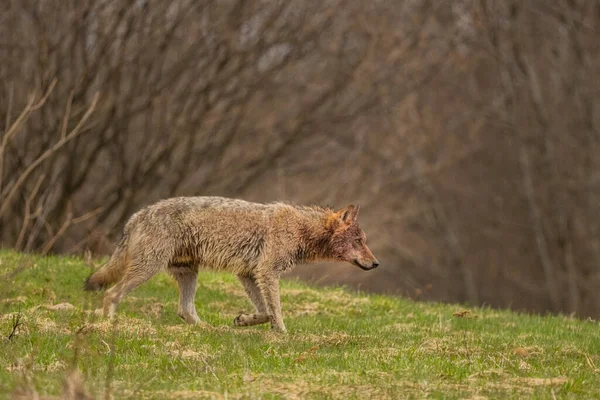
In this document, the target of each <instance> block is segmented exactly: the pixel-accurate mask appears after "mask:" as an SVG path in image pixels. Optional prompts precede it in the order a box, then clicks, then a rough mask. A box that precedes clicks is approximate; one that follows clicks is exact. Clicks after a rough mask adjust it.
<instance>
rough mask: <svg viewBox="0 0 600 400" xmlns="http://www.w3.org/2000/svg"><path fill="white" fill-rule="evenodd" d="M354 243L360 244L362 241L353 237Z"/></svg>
mask: <svg viewBox="0 0 600 400" xmlns="http://www.w3.org/2000/svg"><path fill="white" fill-rule="evenodd" d="M354 243H356V244H361V243H362V239H354Z"/></svg>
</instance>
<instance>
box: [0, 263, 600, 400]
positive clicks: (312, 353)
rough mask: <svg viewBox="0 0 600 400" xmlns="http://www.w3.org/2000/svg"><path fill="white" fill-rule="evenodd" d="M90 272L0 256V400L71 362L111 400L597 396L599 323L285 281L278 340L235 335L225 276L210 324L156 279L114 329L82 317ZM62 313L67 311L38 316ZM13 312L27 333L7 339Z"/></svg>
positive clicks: (57, 385)
mask: <svg viewBox="0 0 600 400" xmlns="http://www.w3.org/2000/svg"><path fill="white" fill-rule="evenodd" d="M20 266H22V267H25V268H24V269H23V270H22V271H21V272H20V273H18V274H17V275H15V276H11V274H10V273H11V271H13V270H15V268H18V267H20ZM348 267H349V268H352V267H351V266H348ZM88 274H89V268H88V267H87V266H86V265H85V263H84V262H83V261H82V260H80V259H77V258H69V257H62V258H59V257H45V258H41V257H32V256H25V255H22V254H18V253H14V252H10V251H0V276H1V277H2V280H1V281H0V302H1V303H0V313H1V314H0V335H1V338H0V346H1V350H0V398H7V397H5V396H8V395H9V393H12V392H13V391H14V390H15V388H16V387H17V386H18V385H22V384H23V382H25V380H26V378H25V377H30V383H29V386H34V387H35V388H36V390H37V391H38V392H39V393H42V394H53V395H56V394H59V393H61V390H62V389H61V388H62V381H63V379H64V377H65V376H66V374H67V373H68V371H69V370H70V369H71V368H72V366H73V364H76V366H77V367H78V369H79V370H80V371H81V372H82V374H83V377H84V380H85V382H86V383H85V385H86V389H87V390H88V391H89V392H90V393H93V394H94V395H95V396H97V398H103V397H104V391H105V386H106V382H107V377H110V376H111V374H112V379H109V380H110V381H111V386H112V389H111V390H112V391H113V393H114V396H115V398H118V399H120V398H125V399H127V398H131V399H150V398H152V399H164V398H180V397H181V398H268V399H270V398H316V399H325V398H344V399H358V398H390V399H397V398H419V399H420V398H434V399H442V398H443V399H454V398H469V399H485V398H497V399H507V398H515V399H517V398H518V399H521V398H535V399H554V398H586V399H587V398H600V395H599V394H598V393H600V378H599V375H600V371H599V369H598V368H599V367H600V335H599V334H600V324H599V323H598V322H596V321H582V320H577V319H572V318H567V317H563V316H535V315H523V314H518V313H514V312H509V311H498V310H492V309H489V308H469V307H464V306H459V305H444V304H432V303H419V302H414V301H410V300H406V299H402V298H395V297H386V296H379V295H367V294H360V293H355V292H351V291H348V290H344V289H342V288H333V289H317V288H313V287H309V286H307V285H305V284H302V283H299V282H293V281H284V282H283V284H282V302H283V309H284V319H285V321H286V325H287V328H288V330H289V333H288V334H287V335H280V334H275V333H272V332H270V331H269V330H268V329H267V328H268V327H267V326H258V327H251V328H233V327H232V320H233V318H234V317H235V316H236V315H237V314H238V313H239V312H240V311H251V308H252V307H251V304H250V302H249V301H248V300H247V299H246V297H245V295H244V293H243V290H242V288H241V285H240V284H239V283H238V282H237V280H236V279H235V277H233V276H232V275H228V274H220V273H211V272H204V273H201V274H200V277H199V287H198V294H197V296H196V306H197V309H198V314H199V316H200V318H202V319H203V320H204V321H206V322H207V323H208V325H207V326H196V327H193V326H188V325H185V324H184V323H183V322H182V321H181V320H180V319H179V318H178V317H177V315H176V311H177V299H178V292H177V287H176V284H175V283H174V281H172V280H171V279H170V278H169V277H168V276H166V275H161V276H157V277H156V278H154V279H153V280H151V281H150V282H149V283H147V284H146V285H143V286H142V287H140V288H138V289H137V290H136V291H134V292H133V293H131V294H130V295H129V296H127V297H126V298H125V299H124V300H123V302H122V303H121V305H120V307H119V317H118V319H117V320H116V323H115V325H112V324H111V323H110V322H108V321H105V320H103V319H102V318H100V317H98V316H96V315H95V313H94V312H93V311H90V310H93V309H96V308H99V307H100V302H101V294H100V293H94V294H88V293H84V292H83V291H82V289H81V288H82V283H83V281H84V279H85V277H86V276H87V275H88ZM60 303H69V304H70V305H72V306H74V307H73V308H66V309H60V308H59V309H53V308H52V307H48V306H50V305H56V304H60ZM461 310H468V311H469V312H470V313H467V314H466V315H464V316H462V317H461V316H454V315H453V314H454V313H456V312H457V311H461ZM19 311H20V312H21V314H22V321H23V323H24V325H22V326H21V327H20V328H19V329H18V330H17V334H16V335H14V337H13V338H12V339H11V340H7V337H8V335H9V334H10V332H11V331H12V326H13V318H14V316H15V315H16V313H18V312H19ZM77 332H79V334H77ZM111 369H112V371H111Z"/></svg>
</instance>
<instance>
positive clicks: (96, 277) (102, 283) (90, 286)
mask: <svg viewBox="0 0 600 400" xmlns="http://www.w3.org/2000/svg"><path fill="white" fill-rule="evenodd" d="M126 268H127V235H124V236H123V238H122V239H121V242H119V245H118V246H117V248H116V249H115V252H114V253H113V254H112V256H111V257H110V259H109V260H108V262H107V263H106V264H104V265H103V266H102V267H101V268H100V269H99V270H97V271H96V272H94V273H92V274H91V275H90V276H89V277H88V278H87V279H86V281H85V284H84V286H83V289H84V290H88V291H93V290H102V289H105V288H106V287H108V286H110V285H111V284H113V283H116V282H118V281H119V280H120V279H121V277H122V276H123V275H124V274H125V271H126Z"/></svg>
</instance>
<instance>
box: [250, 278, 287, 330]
mask: <svg viewBox="0 0 600 400" xmlns="http://www.w3.org/2000/svg"><path fill="white" fill-rule="evenodd" d="M256 284H257V285H258V287H259V288H260V292H261V294H262V296H263V299H264V300H265V305H266V306H267V313H268V314H269V317H270V318H271V329H273V330H275V331H279V332H286V329H285V325H284V323H283V317H282V315H281V300H280V298H279V276H277V275H275V274H274V273H272V272H271V273H266V274H264V275H262V274H257V275H256Z"/></svg>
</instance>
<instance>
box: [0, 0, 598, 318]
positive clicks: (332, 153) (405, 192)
mask: <svg viewBox="0 0 600 400" xmlns="http://www.w3.org/2000/svg"><path fill="white" fill-rule="evenodd" d="M0 10H2V11H1V12H0V235H1V236H0V246H2V247H12V248H17V249H20V250H23V251H35V252H40V253H49V252H51V253H54V252H57V253H81V252H83V251H85V250H86V249H90V250H91V251H92V252H94V253H95V254H99V255H103V254H108V253H109V252H110V251H111V250H112V248H113V245H114V241H115V240H116V239H117V238H118V237H119V235H120V232H121V229H122V227H123V225H124V223H125V222H126V220H127V218H128V217H129V216H130V215H131V214H133V213H134V212H135V211H137V210H138V209H139V208H141V207H142V206H144V205H146V204H149V203H152V202H154V201H156V200H158V199H160V198H164V197H169V196H175V195H222V196H232V197H242V198H245V199H247V200H252V201H265V202H268V201H275V200H286V201H293V202H296V203H302V204H303V203H317V204H323V205H331V206H334V207H336V208H337V207H343V206H345V205H347V204H349V203H360V204H361V205H362V208H361V215H360V217H359V219H360V221H361V226H362V227H363V228H364V230H365V231H366V232H367V234H368V236H369V243H370V246H371V249H372V250H373V251H374V253H375V254H376V255H377V256H378V258H379V260H380V262H381V264H382V266H381V267H380V268H379V269H378V270H376V271H373V272H371V273H364V272H362V271H359V270H358V269H356V268H354V267H352V266H350V265H337V264H336V265H315V266H310V267H300V268H298V269H297V270H296V274H297V275H300V276H302V277H304V278H306V279H311V280H316V281H319V282H323V283H347V284H349V285H353V286H355V287H356V286H358V287H360V288H362V289H366V290H373V291H380V292H390V293H397V294H400V295H403V296H410V297H415V298H420V299H426V300H441V301H453V302H455V301H460V302H470V303H473V304H489V305H492V306H495V307H512V308H515V309H521V310H529V311H534V312H545V311H550V312H565V313H573V312H574V313H576V314H577V315H580V316H592V317H599V316H600V297H599V296H598V295H597V293H598V290H599V288H600V267H599V266H600V219H599V218H598V209H599V208H600V157H599V156H598V154H600V100H599V99H600V2H598V1H597V0H591V1H585V0H555V1H547V0H529V1H520V0H515V1H508V0H507V1H495V0H456V1H434V0H429V1H427V0H377V1H375V0H373V1H363V0H288V1H251V0H247V1H243V0H214V1H208V0H207V1H196V0H136V1H125V0H123V1H114V0H78V1H74V0H68V1H58V0H0Z"/></svg>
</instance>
